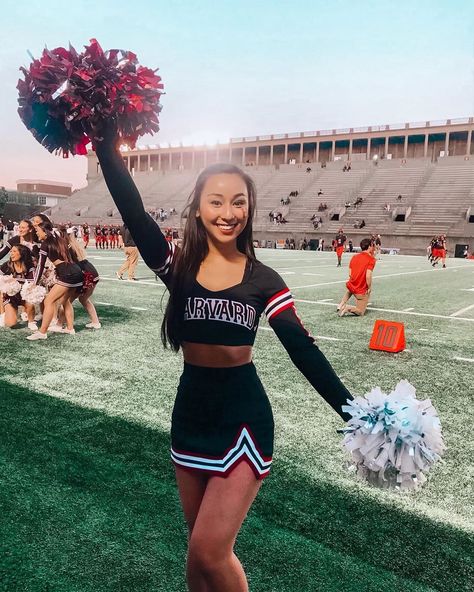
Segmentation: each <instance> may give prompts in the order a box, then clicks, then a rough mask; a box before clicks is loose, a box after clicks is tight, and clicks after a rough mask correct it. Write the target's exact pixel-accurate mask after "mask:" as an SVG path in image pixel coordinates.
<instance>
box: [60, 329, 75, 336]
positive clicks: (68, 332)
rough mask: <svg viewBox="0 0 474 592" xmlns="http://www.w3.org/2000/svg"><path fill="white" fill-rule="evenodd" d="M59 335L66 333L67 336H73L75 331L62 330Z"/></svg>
mask: <svg viewBox="0 0 474 592" xmlns="http://www.w3.org/2000/svg"><path fill="white" fill-rule="evenodd" d="M61 333H66V334H67V335H75V334H76V331H75V329H63V330H62V331H61Z"/></svg>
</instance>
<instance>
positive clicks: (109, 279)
mask: <svg viewBox="0 0 474 592" xmlns="http://www.w3.org/2000/svg"><path fill="white" fill-rule="evenodd" d="M99 277H100V279H101V280H105V281H107V282H121V283H122V284H123V285H124V286H154V287H155V288H165V285H164V284H162V283H161V282H158V281H155V280H136V281H130V280H119V279H118V278H113V277H108V276H106V275H101V276H99Z"/></svg>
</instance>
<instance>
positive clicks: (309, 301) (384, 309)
mask: <svg viewBox="0 0 474 592" xmlns="http://www.w3.org/2000/svg"><path fill="white" fill-rule="evenodd" d="M295 302H304V303H305V304H322V305H326V306H334V304H331V303H330V302H323V301H322V300H303V299H302V298H295ZM367 310H376V311H378V312H390V313H393V314H400V315H413V316H415V317H431V318H434V319H448V320H451V321H468V322H470V323H474V318H472V319H469V318H467V317H452V316H446V315H439V314H431V313H427V312H408V311H405V310H396V309H393V308H376V307H373V306H371V307H370V308H367Z"/></svg>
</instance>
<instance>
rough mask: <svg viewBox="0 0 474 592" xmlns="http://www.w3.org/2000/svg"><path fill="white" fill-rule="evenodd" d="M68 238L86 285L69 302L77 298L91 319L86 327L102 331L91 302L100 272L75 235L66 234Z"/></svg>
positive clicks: (77, 290)
mask: <svg viewBox="0 0 474 592" xmlns="http://www.w3.org/2000/svg"><path fill="white" fill-rule="evenodd" d="M66 236H67V241H68V243H69V249H70V251H71V254H72V256H73V259H74V261H75V262H76V263H77V265H79V267H80V268H81V269H82V273H83V274H84V283H83V285H82V287H81V288H78V289H76V291H75V293H74V294H72V295H71V297H70V299H69V300H70V301H71V303H72V302H74V300H76V298H77V299H78V300H79V302H80V303H81V304H82V306H83V307H84V308H85V310H86V312H87V314H88V315H89V318H90V323H87V325H86V327H87V328H88V329H100V328H101V326H102V325H101V324H100V321H99V317H98V316H97V311H96V309H95V306H94V304H93V303H92V302H91V300H90V298H91V296H92V294H93V293H94V290H95V288H96V286H97V284H98V282H99V272H98V271H97V269H96V268H95V267H94V266H93V265H92V263H91V262H90V261H88V260H87V259H86V254H85V252H84V249H83V248H82V247H81V245H80V244H79V242H78V241H77V240H76V238H75V236H74V235H73V234H66Z"/></svg>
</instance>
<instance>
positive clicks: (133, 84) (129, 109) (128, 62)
mask: <svg viewBox="0 0 474 592" xmlns="http://www.w3.org/2000/svg"><path fill="white" fill-rule="evenodd" d="M20 70H21V71H22V72H23V75H24V78H25V79H24V80H22V79H20V80H18V85H17V89H18V92H19V97H18V103H19V105H20V106H19V108H18V113H19V115H20V118H21V120H22V121H23V123H24V124H25V125H26V127H27V128H28V129H29V130H30V131H31V133H32V134H33V136H34V137H35V138H36V139H37V140H38V142H40V144H42V145H43V146H44V147H45V148H47V149H48V150H49V151H50V152H56V153H62V155H63V157H64V158H67V157H68V156H69V153H71V154H87V145H88V144H89V143H90V142H92V146H93V147H94V143H95V142H96V141H97V140H100V138H98V137H96V134H97V130H98V129H101V123H103V122H104V121H105V120H109V119H114V120H115V121H116V124H117V131H118V134H119V136H120V138H121V139H122V142H123V143H126V144H128V145H129V146H130V147H132V148H133V147H134V146H135V143H136V141H137V139H138V137H139V136H143V135H145V134H149V133H153V132H157V131H158V130H159V125H158V123H159V122H158V114H159V113H160V111H161V105H160V97H161V95H162V94H163V84H162V83H161V78H160V76H158V75H157V74H155V72H156V70H150V69H149V68H145V67H143V66H140V65H138V60H137V56H136V55H135V54H134V53H132V52H131V51H123V50H119V49H111V50H109V51H105V52H104V51H103V50H102V48H101V47H100V45H99V44H98V42H97V41H96V40H95V39H91V41H90V45H88V46H85V49H84V51H83V52H82V53H77V51H76V50H75V49H74V47H72V46H71V45H69V49H65V48H64V47H58V48H56V49H53V50H51V51H49V50H48V49H45V50H44V51H43V54H42V56H41V58H40V59H39V60H33V62H32V63H31V64H30V67H29V69H26V68H23V67H22V68H20Z"/></svg>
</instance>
